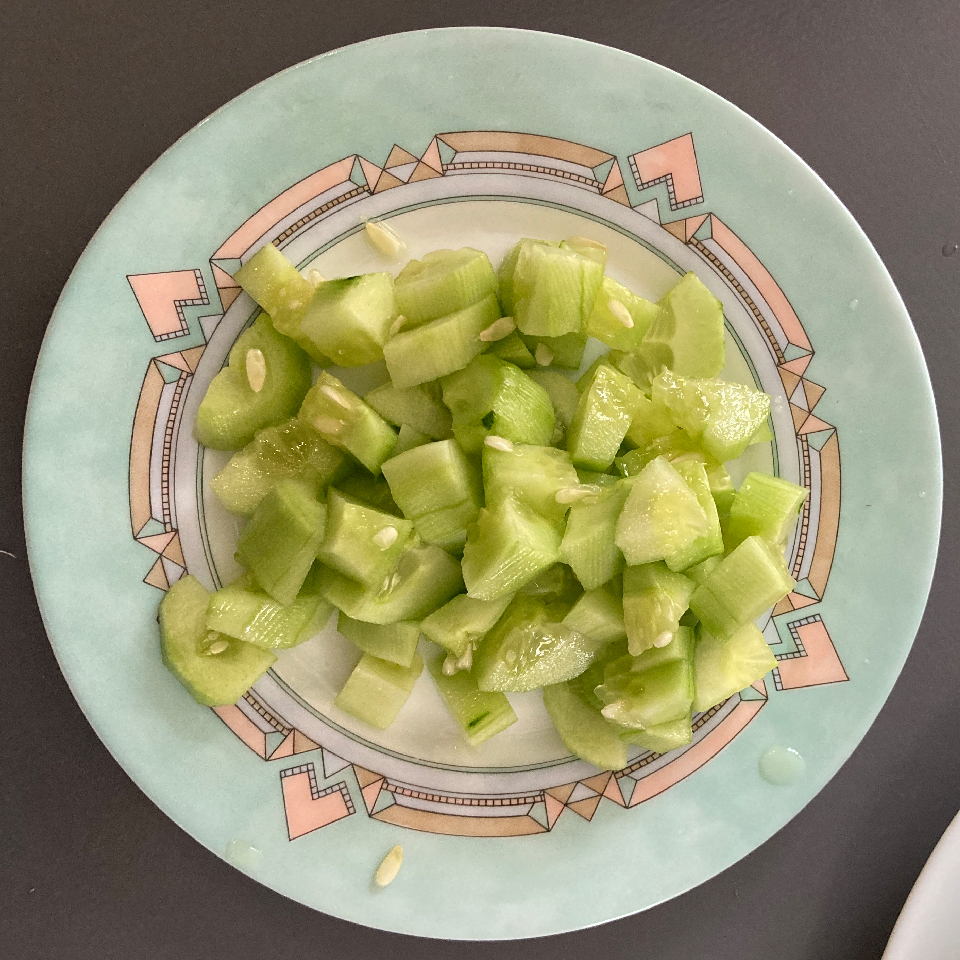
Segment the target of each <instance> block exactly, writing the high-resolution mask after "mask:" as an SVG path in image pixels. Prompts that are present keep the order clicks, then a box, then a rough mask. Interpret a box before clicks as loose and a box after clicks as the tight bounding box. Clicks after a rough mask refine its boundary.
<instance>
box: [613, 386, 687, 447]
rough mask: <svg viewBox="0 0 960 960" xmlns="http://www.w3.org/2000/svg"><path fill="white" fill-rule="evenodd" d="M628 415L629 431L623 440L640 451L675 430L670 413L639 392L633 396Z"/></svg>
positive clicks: (661, 405)
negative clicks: (631, 406)
mask: <svg viewBox="0 0 960 960" xmlns="http://www.w3.org/2000/svg"><path fill="white" fill-rule="evenodd" d="M630 415H631V416H630V429H629V430H627V435H626V438H625V439H626V440H627V442H628V443H631V444H633V446H634V447H638V448H640V449H643V448H644V447H647V446H649V445H650V444H651V443H653V442H654V441H655V440H657V439H658V438H660V437H664V436H666V435H667V434H670V433H674V432H676V430H677V425H676V424H675V423H674V422H673V417H671V416H670V411H669V410H668V409H667V408H666V407H665V406H664V405H663V404H661V403H655V402H654V401H653V400H651V399H650V398H649V397H648V396H647V395H646V394H644V393H642V392H640V391H639V390H638V391H637V393H635V394H634V395H633V408H632V410H631V411H630Z"/></svg>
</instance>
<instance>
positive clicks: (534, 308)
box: [510, 240, 603, 337]
mask: <svg viewBox="0 0 960 960" xmlns="http://www.w3.org/2000/svg"><path fill="white" fill-rule="evenodd" d="M519 248H520V249H519V252H518V255H517V259H516V262H515V266H514V268H513V277H512V281H511V292H510V299H511V300H512V304H513V315H514V317H515V318H516V321H517V326H518V327H519V328H520V331H521V332H522V333H527V334H531V335H533V336H541V337H559V336H561V335H563V334H566V333H580V332H581V331H583V330H584V329H585V327H586V323H587V318H588V317H589V316H590V312H591V310H593V304H594V301H595V300H596V296H597V291H598V290H599V289H600V284H601V283H602V282H603V264H602V263H598V262H597V261H596V260H594V259H591V258H589V257H584V256H582V255H581V254H579V253H577V252H576V251H574V250H571V249H569V248H567V249H564V248H563V247H554V246H551V245H548V244H543V243H536V242H532V243H531V242H528V241H524V240H521V241H520V244H519Z"/></svg>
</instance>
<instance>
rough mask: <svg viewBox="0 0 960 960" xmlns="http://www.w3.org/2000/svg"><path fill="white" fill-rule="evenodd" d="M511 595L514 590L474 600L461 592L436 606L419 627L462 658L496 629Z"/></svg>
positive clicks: (511, 597)
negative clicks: (499, 595)
mask: <svg viewBox="0 0 960 960" xmlns="http://www.w3.org/2000/svg"><path fill="white" fill-rule="evenodd" d="M512 599H513V594H512V593H508V594H507V595H506V596H503V597H499V598H497V599H496V600H475V599H474V598H473V597H468V596H467V595H466V594H465V593H462V594H460V595H459V596H456V597H454V598H453V599H452V600H449V601H448V602H447V603H445V604H444V605H443V606H442V607H440V608H438V609H437V610H434V611H433V613H431V614H430V615H429V616H428V617H426V618H425V619H424V621H423V623H421V624H420V629H421V631H422V632H423V635H424V636H425V637H426V638H427V639H428V640H432V641H433V642H434V643H438V644H439V645H440V646H441V647H443V648H444V650H447V651H449V652H450V653H451V654H453V656H454V657H456V658H457V659H458V660H459V659H460V658H461V657H463V656H465V655H466V653H467V651H468V650H469V649H471V647H474V646H476V645H477V644H478V643H479V642H480V641H481V640H482V639H483V638H484V637H485V636H486V635H487V634H488V633H489V632H490V631H491V630H492V629H493V625H494V624H495V623H496V622H497V621H498V620H499V619H500V617H501V616H502V615H503V612H504V610H506V609H507V607H508V606H509V605H510V601H511V600H512Z"/></svg>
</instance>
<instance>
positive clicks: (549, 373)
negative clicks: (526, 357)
mask: <svg viewBox="0 0 960 960" xmlns="http://www.w3.org/2000/svg"><path fill="white" fill-rule="evenodd" d="M518 366H519V364H518ZM527 376H528V377H530V379H531V380H532V381H533V382H534V383H537V384H539V385H540V386H541V387H543V389H544V390H546V391H547V396H549V397H550V402H551V403H552V404H553V411H554V414H555V415H556V419H557V421H558V422H559V423H560V424H561V425H562V426H563V428H564V430H566V429H567V427H569V426H570V424H571V423H572V422H573V415H574V414H575V413H576V412H577V404H578V403H579V402H580V394H579V393H578V392H577V388H576V387H575V386H574V384H573V383H571V381H570V380H569V378H567V377H565V376H564V375H563V374H562V373H557V372H556V371H555V370H531V371H530V372H529V373H528V374H527Z"/></svg>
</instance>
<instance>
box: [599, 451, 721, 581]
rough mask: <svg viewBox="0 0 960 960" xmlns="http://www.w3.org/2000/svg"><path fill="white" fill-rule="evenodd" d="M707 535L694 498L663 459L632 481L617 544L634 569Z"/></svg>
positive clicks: (707, 527)
mask: <svg viewBox="0 0 960 960" xmlns="http://www.w3.org/2000/svg"><path fill="white" fill-rule="evenodd" d="M709 532H710V524H709V522H708V520H707V517H706V514H705V513H704V512H703V507H702V506H700V501H699V500H698V499H697V495H696V494H695V493H694V492H693V491H692V490H691V489H690V487H689V486H688V485H687V482H686V481H685V480H684V479H683V477H681V476H680V474H679V473H677V471H676V468H675V467H673V466H672V465H671V464H670V463H669V461H668V460H667V459H666V458H665V457H657V458H656V459H655V460H651V461H650V463H648V464H647V465H646V466H645V467H644V468H643V470H641V471H640V473H639V474H638V475H637V477H636V478H635V479H633V481H632V486H631V487H630V493H629V495H628V496H627V501H626V503H625V504H624V506H623V511H622V512H621V514H620V518H619V519H618V520H617V528H616V542H617V546H618V547H619V548H620V549H621V550H622V551H623V556H624V558H625V559H626V561H627V563H628V564H630V565H632V566H633V565H638V564H643V563H651V562H653V561H654V560H663V559H665V558H667V557H671V556H673V555H674V554H676V553H677V552H678V551H680V550H684V549H686V548H687V547H689V546H690V544H692V543H693V542H694V541H696V540H697V539H698V538H699V537H702V536H705V535H707V534H708V533H709Z"/></svg>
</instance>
